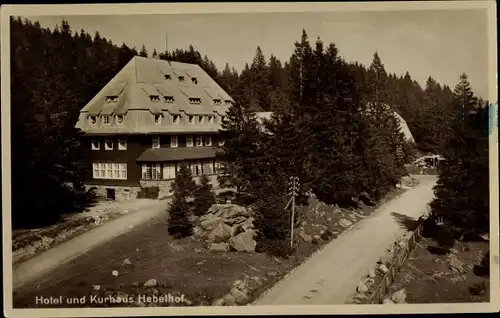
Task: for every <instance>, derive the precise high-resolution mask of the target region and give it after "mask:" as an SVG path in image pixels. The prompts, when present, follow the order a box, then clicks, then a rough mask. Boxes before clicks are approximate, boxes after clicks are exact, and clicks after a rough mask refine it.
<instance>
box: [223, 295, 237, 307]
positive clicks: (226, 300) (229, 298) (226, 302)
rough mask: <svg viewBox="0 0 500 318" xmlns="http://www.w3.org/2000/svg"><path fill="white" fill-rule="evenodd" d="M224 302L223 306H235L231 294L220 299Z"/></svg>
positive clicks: (234, 300)
mask: <svg viewBox="0 0 500 318" xmlns="http://www.w3.org/2000/svg"><path fill="white" fill-rule="evenodd" d="M222 299H223V300H224V306H235V305H236V299H234V297H233V295H231V293H229V294H227V295H226V296H224V297H223V298H222Z"/></svg>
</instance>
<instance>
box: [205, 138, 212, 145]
mask: <svg viewBox="0 0 500 318" xmlns="http://www.w3.org/2000/svg"><path fill="white" fill-rule="evenodd" d="M205 146H207V147H210V146H212V136H205Z"/></svg>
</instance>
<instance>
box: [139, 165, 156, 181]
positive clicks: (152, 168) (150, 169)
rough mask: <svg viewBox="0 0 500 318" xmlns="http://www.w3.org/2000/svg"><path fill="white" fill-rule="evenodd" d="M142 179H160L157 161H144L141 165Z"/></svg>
mask: <svg viewBox="0 0 500 318" xmlns="http://www.w3.org/2000/svg"><path fill="white" fill-rule="evenodd" d="M142 179H153V180H159V179H161V165H160V164H159V163H145V164H143V165H142Z"/></svg>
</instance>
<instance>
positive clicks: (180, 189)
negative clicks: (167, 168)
mask: <svg viewBox="0 0 500 318" xmlns="http://www.w3.org/2000/svg"><path fill="white" fill-rule="evenodd" d="M170 188H171V191H173V192H174V193H175V195H179V196H180V197H182V198H184V199H186V198H188V197H191V196H193V195H194V193H195V191H196V183H195V181H194V180H193V177H192V176H191V171H190V170H189V168H188V166H187V165H186V163H184V162H181V163H180V165H179V168H178V170H177V173H176V174H175V180H174V182H173V183H172V185H171V186H170Z"/></svg>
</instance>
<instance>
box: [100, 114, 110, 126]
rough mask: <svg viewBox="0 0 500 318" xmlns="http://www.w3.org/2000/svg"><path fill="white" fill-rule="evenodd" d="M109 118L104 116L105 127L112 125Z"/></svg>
mask: <svg viewBox="0 0 500 318" xmlns="http://www.w3.org/2000/svg"><path fill="white" fill-rule="evenodd" d="M110 122H111V121H110V120H109V116H102V123H103V124H104V125H109V124H110Z"/></svg>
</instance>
